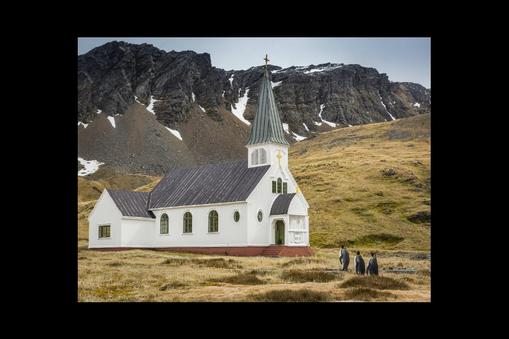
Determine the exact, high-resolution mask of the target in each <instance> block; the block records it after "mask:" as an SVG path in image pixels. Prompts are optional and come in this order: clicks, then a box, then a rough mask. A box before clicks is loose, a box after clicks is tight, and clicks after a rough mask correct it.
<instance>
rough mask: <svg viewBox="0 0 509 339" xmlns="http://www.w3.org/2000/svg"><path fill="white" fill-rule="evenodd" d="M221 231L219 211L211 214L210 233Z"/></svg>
mask: <svg viewBox="0 0 509 339" xmlns="http://www.w3.org/2000/svg"><path fill="white" fill-rule="evenodd" d="M218 231H219V217H218V215H217V211H210V212H209V232H218Z"/></svg>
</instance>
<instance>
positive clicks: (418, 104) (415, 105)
mask: <svg viewBox="0 0 509 339" xmlns="http://www.w3.org/2000/svg"><path fill="white" fill-rule="evenodd" d="M413 106H414V107H421V104H420V103H418V102H416V103H415V104H414V105H413Z"/></svg>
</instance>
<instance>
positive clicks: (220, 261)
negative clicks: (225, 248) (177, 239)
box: [161, 258, 242, 269]
mask: <svg viewBox="0 0 509 339" xmlns="http://www.w3.org/2000/svg"><path fill="white" fill-rule="evenodd" d="M186 264H192V265H197V266H201V267H214V268H226V269H234V268H242V265H240V264H239V263H238V262H236V261H235V260H233V259H224V258H212V259H202V258H191V259H188V258H166V259H164V260H163V261H162V262H161V265H171V266H181V265H186Z"/></svg>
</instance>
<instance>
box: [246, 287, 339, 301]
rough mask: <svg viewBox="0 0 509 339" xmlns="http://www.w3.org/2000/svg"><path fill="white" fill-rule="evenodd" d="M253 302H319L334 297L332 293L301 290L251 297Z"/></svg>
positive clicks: (276, 291)
mask: <svg viewBox="0 0 509 339" xmlns="http://www.w3.org/2000/svg"><path fill="white" fill-rule="evenodd" d="M251 299H252V300H253V301H270V302H317V301H329V300H332V299H333V297H332V295H331V294H330V293H327V292H319V291H310V290H305V289H300V290H272V291H268V292H265V293H259V294H254V295H251Z"/></svg>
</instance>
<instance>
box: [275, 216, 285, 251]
mask: <svg viewBox="0 0 509 339" xmlns="http://www.w3.org/2000/svg"><path fill="white" fill-rule="evenodd" d="M275 236H276V237H275V239H276V245H284V244H285V223H284V222H283V221H282V220H278V221H276V234H275Z"/></svg>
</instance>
